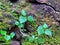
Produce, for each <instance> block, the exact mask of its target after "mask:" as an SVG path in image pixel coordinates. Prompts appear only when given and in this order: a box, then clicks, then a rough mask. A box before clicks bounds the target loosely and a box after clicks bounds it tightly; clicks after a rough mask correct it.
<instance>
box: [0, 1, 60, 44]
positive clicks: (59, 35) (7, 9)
mask: <svg viewBox="0 0 60 45" xmlns="http://www.w3.org/2000/svg"><path fill="white" fill-rule="evenodd" d="M6 1H7V0H3V1H2V0H0V2H1V3H2V5H3V6H4V7H3V9H0V18H1V17H2V18H3V21H2V22H0V29H7V28H11V27H12V25H11V24H9V23H7V22H8V21H9V20H12V19H10V18H8V17H5V16H4V15H5V14H9V15H12V16H13V17H14V20H17V19H18V14H16V13H14V12H12V11H14V10H16V11H18V12H19V11H21V9H24V10H25V11H26V13H29V8H30V4H29V3H26V2H25V0H23V1H21V2H17V3H14V4H13V3H11V2H10V1H8V2H6ZM11 10H12V11H11ZM2 15H3V16H2ZM37 15H40V14H37ZM35 20H36V23H37V24H39V25H40V24H44V23H45V22H46V23H47V24H49V25H50V29H51V30H52V33H53V36H52V37H50V38H49V37H48V36H46V35H43V36H41V37H42V38H43V39H44V43H42V44H39V45H60V26H59V25H56V24H53V22H52V20H51V18H48V17H43V19H39V18H37V17H36V19H35ZM54 22H55V21H54ZM37 24H35V23H34V24H32V29H33V30H36V27H37ZM35 33H36V32H32V33H31V34H35ZM22 45H37V42H34V43H30V42H29V41H28V40H22Z"/></svg>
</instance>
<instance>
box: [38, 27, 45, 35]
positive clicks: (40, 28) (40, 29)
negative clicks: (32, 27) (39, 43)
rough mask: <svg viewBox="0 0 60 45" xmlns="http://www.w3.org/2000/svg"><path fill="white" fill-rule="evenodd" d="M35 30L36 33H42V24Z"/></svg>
mask: <svg viewBox="0 0 60 45" xmlns="http://www.w3.org/2000/svg"><path fill="white" fill-rule="evenodd" d="M37 32H38V35H41V34H44V29H43V27H42V26H39V27H38V28H37Z"/></svg>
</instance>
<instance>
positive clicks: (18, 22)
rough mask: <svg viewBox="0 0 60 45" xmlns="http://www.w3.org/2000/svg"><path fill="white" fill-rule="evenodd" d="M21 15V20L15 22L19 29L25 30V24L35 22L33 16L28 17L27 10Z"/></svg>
mask: <svg viewBox="0 0 60 45" xmlns="http://www.w3.org/2000/svg"><path fill="white" fill-rule="evenodd" d="M20 13H21V15H20V16H19V19H18V21H16V22H15V25H17V26H18V27H19V28H24V23H25V22H27V21H28V22H33V21H34V18H33V16H28V17H27V16H26V15H27V14H26V12H25V10H22V11H21V12H20Z"/></svg>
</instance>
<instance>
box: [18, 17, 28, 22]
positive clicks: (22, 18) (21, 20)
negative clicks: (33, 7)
mask: <svg viewBox="0 0 60 45" xmlns="http://www.w3.org/2000/svg"><path fill="white" fill-rule="evenodd" d="M19 21H20V23H25V22H26V21H27V18H26V17H23V16H20V17H19Z"/></svg>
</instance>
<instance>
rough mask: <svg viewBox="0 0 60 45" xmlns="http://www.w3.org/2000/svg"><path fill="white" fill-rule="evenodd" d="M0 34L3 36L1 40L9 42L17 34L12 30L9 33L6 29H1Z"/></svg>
mask: <svg viewBox="0 0 60 45" xmlns="http://www.w3.org/2000/svg"><path fill="white" fill-rule="evenodd" d="M0 36H1V37H2V40H1V41H4V42H8V41H10V40H11V39H12V38H13V37H14V36H15V33H14V32H11V33H10V34H9V35H8V34H7V31H6V30H0Z"/></svg>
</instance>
